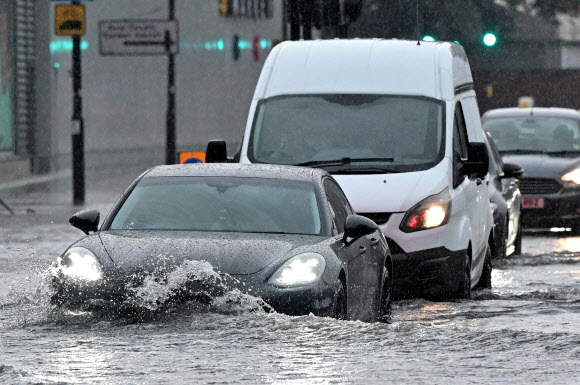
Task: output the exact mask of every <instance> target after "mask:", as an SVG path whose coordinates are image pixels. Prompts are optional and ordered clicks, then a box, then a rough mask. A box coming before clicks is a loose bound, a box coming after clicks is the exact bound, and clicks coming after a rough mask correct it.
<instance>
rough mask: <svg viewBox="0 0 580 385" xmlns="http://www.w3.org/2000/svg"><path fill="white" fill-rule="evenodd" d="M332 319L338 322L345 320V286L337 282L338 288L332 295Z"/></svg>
mask: <svg viewBox="0 0 580 385" xmlns="http://www.w3.org/2000/svg"><path fill="white" fill-rule="evenodd" d="M332 309H333V310H332V313H333V317H334V318H336V319H339V320H345V319H346V317H347V298H346V286H345V284H344V282H342V281H339V283H338V288H337V289H336V292H335V293H334V304H333V307H332Z"/></svg>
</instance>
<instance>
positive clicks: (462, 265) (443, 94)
mask: <svg viewBox="0 0 580 385" xmlns="http://www.w3.org/2000/svg"><path fill="white" fill-rule="evenodd" d="M220 153H221V155H220ZM207 156H208V161H210V162H212V161H224V157H225V143H223V142H220V141H213V142H210V144H209V145H208V154H207ZM235 159H236V160H237V161H239V162H241V163H273V164H289V165H301V166H310V167H319V168H323V169H325V170H327V171H328V172H330V173H331V174H332V175H333V176H334V178H335V179H336V180H337V181H338V182H339V184H340V186H341V188H342V189H343V190H344V192H345V193H346V196H347V197H348V199H349V201H350V202H351V204H352V206H353V208H354V209H355V210H356V211H357V213H359V214H362V215H366V216H368V217H369V218H371V219H373V220H374V221H375V222H377V223H378V224H379V226H380V228H381V229H382V231H383V233H384V235H385V236H386V238H387V241H388V243H389V246H390V248H391V251H392V254H393V263H394V285H395V288H394V293H395V295H396V296H397V297H408V296H412V295H424V296H428V297H438V298H441V297H459V298H469V297H470V295H471V289H472V288H475V287H476V286H480V287H491V257H490V251H489V242H490V241H491V239H490V238H491V237H492V236H493V235H492V232H491V229H492V226H493V219H492V214H491V210H490V203H489V197H488V190H487V184H486V177H487V174H488V165H489V158H488V154H487V148H486V146H485V144H484V133H483V130H482V129H481V121H480V115H479V110H478V107H477V101H476V97H475V92H474V87H473V80H472V76H471V70H470V67H469V63H468V60H467V57H466V55H465V52H464V50H463V48H462V47H461V46H460V45H458V44H454V43H428V42H421V43H420V44H418V43H417V42H416V41H400V40H376V39H375V40H328V41H323V40H322V41H300V42H285V43H282V44H280V45H279V46H277V47H276V48H275V49H273V50H272V52H271V54H270V56H269V58H268V60H267V61H266V63H265V65H264V68H263V69H262V74H261V76H260V80H259V82H258V85H257V87H256V91H255V94H254V98H253V101H252V104H251V107H250V112H249V117H248V122H247V126H246V131H245V134H244V139H243V143H242V146H241V149H240V152H239V153H238V154H237V155H236V158H235ZM337 215H342V214H340V213H337ZM341 219H342V218H341ZM340 230H341V229H335V231H336V232H337V234H338V233H340Z"/></svg>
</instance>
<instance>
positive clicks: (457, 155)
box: [453, 101, 481, 269]
mask: <svg viewBox="0 0 580 385" xmlns="http://www.w3.org/2000/svg"><path fill="white" fill-rule="evenodd" d="M468 143H469V137H468V135H467V127H466V125H465V116H464V113H463V107H462V105H461V102H460V101H457V103H456V105H455V112H454V115H453V193H454V196H453V205H454V209H453V211H455V212H459V213H461V212H462V211H463V213H462V214H460V215H463V216H464V217H465V218H466V219H467V220H468V221H469V223H470V227H471V243H472V250H473V251H474V252H475V251H477V250H478V249H479V247H480V242H481V241H480V239H481V238H480V235H479V230H480V222H479V220H478V218H477V216H476V212H475V210H476V207H475V202H476V199H477V196H478V187H479V186H477V184H476V183H475V182H474V181H472V180H470V179H469V178H468V177H467V176H465V174H464V172H463V162H464V161H466V160H467V145H468ZM456 210H457V211H456ZM465 247H467V245H465ZM471 267H472V269H473V264H472V266H471Z"/></svg>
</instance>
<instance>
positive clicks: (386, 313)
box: [379, 267, 393, 322]
mask: <svg viewBox="0 0 580 385" xmlns="http://www.w3.org/2000/svg"><path fill="white" fill-rule="evenodd" d="M392 292H393V279H392V277H391V274H390V273H389V270H388V269H387V268H386V267H383V282H382V285H381V308H380V313H379V321H380V322H390V321H391V304H392V300H391V296H392V294H391V293H392Z"/></svg>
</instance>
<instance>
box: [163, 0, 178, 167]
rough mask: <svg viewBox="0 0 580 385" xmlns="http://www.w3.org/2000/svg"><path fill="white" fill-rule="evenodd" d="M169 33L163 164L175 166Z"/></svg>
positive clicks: (171, 14) (171, 16)
mask: <svg viewBox="0 0 580 385" xmlns="http://www.w3.org/2000/svg"><path fill="white" fill-rule="evenodd" d="M169 20H170V21H173V20H175V0H169ZM168 38H169V32H167V33H166V35H165V40H166V49H167V52H168V54H169V64H168V73H167V121H166V129H167V133H166V144H165V164H175V160H176V159H177V155H176V153H175V139H176V134H175V55H174V54H172V53H171V44H175V42H171V41H168V40H170V39H168Z"/></svg>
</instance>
